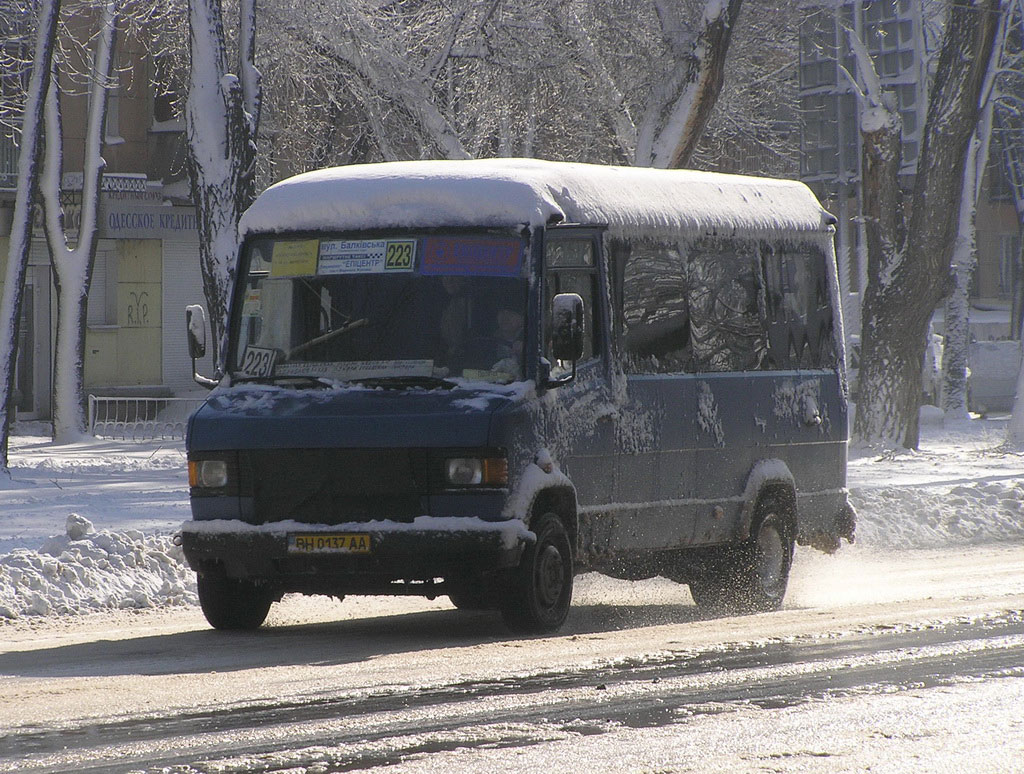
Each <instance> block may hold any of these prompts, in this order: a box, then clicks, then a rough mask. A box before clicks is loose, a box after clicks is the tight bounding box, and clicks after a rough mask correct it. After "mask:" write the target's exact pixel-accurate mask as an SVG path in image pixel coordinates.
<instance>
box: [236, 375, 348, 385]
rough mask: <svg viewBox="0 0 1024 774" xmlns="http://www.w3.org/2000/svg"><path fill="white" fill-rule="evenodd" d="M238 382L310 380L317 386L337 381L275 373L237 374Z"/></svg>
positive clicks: (273, 382)
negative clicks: (260, 374) (264, 374)
mask: <svg viewBox="0 0 1024 774" xmlns="http://www.w3.org/2000/svg"><path fill="white" fill-rule="evenodd" d="M234 380H235V381H236V382H256V383H258V384H277V383H278V382H285V381H287V382H308V383H309V384H311V385H313V386H315V387H333V386H334V385H335V384H337V382H335V381H332V380H331V379H327V378H326V377H323V376H309V375H308V374H275V375H273V376H241V375H239V376H235V377H234Z"/></svg>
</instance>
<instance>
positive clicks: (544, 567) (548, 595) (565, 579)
mask: <svg viewBox="0 0 1024 774" xmlns="http://www.w3.org/2000/svg"><path fill="white" fill-rule="evenodd" d="M530 529H531V530H532V531H533V533H534V534H535V535H536V536H537V539H536V541H534V542H533V543H531V544H530V545H528V546H527V547H526V550H525V551H524V552H523V558H522V560H521V561H520V563H519V567H518V568H517V569H516V571H515V574H514V576H513V579H512V583H511V587H510V588H509V590H508V596H507V598H506V601H505V604H504V605H503V607H502V617H503V618H504V619H505V624H506V625H507V626H508V627H509V628H510V629H511V630H512V631H514V632H522V633H531V634H539V633H543V632H552V631H554V630H556V629H558V628H559V627H560V626H561V625H562V624H563V623H564V622H565V619H566V616H568V614H569V606H570V605H571V604H572V582H573V559H572V546H571V544H570V541H569V533H568V532H567V531H566V529H565V524H563V523H562V520H561V519H560V518H558V516H557V515H556V514H554V513H545V514H543V515H542V516H540V517H539V518H537V519H535V520H534V521H533V522H532V523H531V525H530Z"/></svg>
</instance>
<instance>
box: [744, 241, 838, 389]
mask: <svg viewBox="0 0 1024 774" xmlns="http://www.w3.org/2000/svg"><path fill="white" fill-rule="evenodd" d="M761 251H762V258H763V269H764V283H765V286H766V290H767V304H766V309H767V323H768V340H769V351H770V357H769V361H770V364H771V365H770V367H771V368H783V369H788V368H826V367H829V366H832V365H834V364H835V342H834V341H833V338H832V334H833V326H834V320H833V317H832V306H831V303H830V299H829V290H828V276H827V274H826V271H825V254H824V253H823V252H822V251H821V250H819V249H816V248H813V247H809V246H801V247H795V246H789V245H785V244H782V245H776V244H765V245H762V248H761Z"/></svg>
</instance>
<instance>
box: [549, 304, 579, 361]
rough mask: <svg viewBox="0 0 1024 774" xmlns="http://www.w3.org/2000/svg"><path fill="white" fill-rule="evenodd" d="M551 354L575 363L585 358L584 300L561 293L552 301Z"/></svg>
mask: <svg viewBox="0 0 1024 774" xmlns="http://www.w3.org/2000/svg"><path fill="white" fill-rule="evenodd" d="M551 354H552V356H554V358H555V359H556V360H566V361H571V362H572V363H575V362H576V361H577V360H579V359H580V358H582V357H583V299H582V298H581V297H580V296H579V294H578V293H559V294H558V295H557V296H555V297H554V299H552V301H551Z"/></svg>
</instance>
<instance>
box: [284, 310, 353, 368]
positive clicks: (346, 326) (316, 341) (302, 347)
mask: <svg viewBox="0 0 1024 774" xmlns="http://www.w3.org/2000/svg"><path fill="white" fill-rule="evenodd" d="M368 322H369V319H368V318H366V317H360V318H359V319H358V320H352V321H351V322H347V323H345V324H344V325H342V326H341V327H340V328H335V329H334V330H333V331H327V333H325V334H323V335H322V336H317V337H316V338H315V339H310V340H309V341H304V342H303V343H301V344H299V345H298V346H296V347H292V348H291V349H289V350H288V352H287V353H286V355H285V356H286V357H287V358H288V359H289V360H291V359H292V357H293V356H294V355H297V354H298V353H299V352H305V351H306V350H307V349H310V348H311V347H315V346H316V345H317V344H323V343H324V342H325V341H330V340H331V339H333V338H334V337H335V336H340V335H341V334H343V333H348V332H349V331H352V330H355V329H356V328H362V327H363V326H364V325H366V324H367V323H368Z"/></svg>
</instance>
